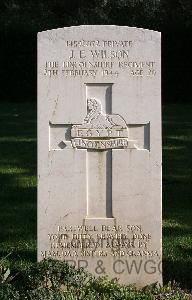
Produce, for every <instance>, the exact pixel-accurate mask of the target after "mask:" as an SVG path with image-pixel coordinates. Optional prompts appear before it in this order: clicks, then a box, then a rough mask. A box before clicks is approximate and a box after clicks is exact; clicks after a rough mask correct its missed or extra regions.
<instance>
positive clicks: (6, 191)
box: [0, 103, 192, 288]
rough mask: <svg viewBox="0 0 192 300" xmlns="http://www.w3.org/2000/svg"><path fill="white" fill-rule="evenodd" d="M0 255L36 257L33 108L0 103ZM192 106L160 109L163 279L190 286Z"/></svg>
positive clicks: (13, 259)
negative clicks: (161, 123)
mask: <svg viewBox="0 0 192 300" xmlns="http://www.w3.org/2000/svg"><path fill="white" fill-rule="evenodd" d="M0 120H1V127H0V199H1V209H0V220H1V226H0V236H1V238H0V241H1V243H0V256H2V257H3V256H5V255H6V254H7V253H10V252H12V254H11V255H10V256H9V257H8V258H7V262H8V264H9V263H10V264H12V263H14V264H15V265H16V266H19V267H20V268H22V269H23V268H25V267H26V266H28V265H29V264H32V263H33V262H35V261H36V234H37V233H36V222H37V219H36V199H37V196H36V161H37V157H36V107H35V105H34V104H29V103H26V104H11V103H9V104H8V103H2V104H0ZM191 149H192V105H181V104H180V105H173V104H169V105H167V106H165V107H164V108H163V258H164V262H163V271H164V282H165V283H167V282H168V281H169V280H176V281H177V282H179V283H181V285H182V286H183V287H187V288H192V213H191V212H192V154H191Z"/></svg>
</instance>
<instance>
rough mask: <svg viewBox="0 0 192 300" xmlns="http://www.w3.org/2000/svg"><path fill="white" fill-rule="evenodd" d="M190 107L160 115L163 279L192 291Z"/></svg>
mask: <svg viewBox="0 0 192 300" xmlns="http://www.w3.org/2000/svg"><path fill="white" fill-rule="evenodd" d="M191 116H192V105H167V106H165V108H164V113H163V121H164V122H163V275H164V282H165V283H167V282H168V281H169V280H172V281H173V280H176V281H177V282H179V283H180V284H181V285H182V286H183V287H187V288H192V234H191V233H192V215H191V211H192V201H191V200H192V155H191V149H192V117H191Z"/></svg>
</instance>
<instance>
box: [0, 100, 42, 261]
mask: <svg viewBox="0 0 192 300" xmlns="http://www.w3.org/2000/svg"><path fill="white" fill-rule="evenodd" d="M0 121H1V128H0V184H1V189H0V201H1V210H0V219H1V227H0V236H1V244H0V249H1V252H0V255H1V256H2V257H3V256H5V255H6V254H7V253H10V252H13V254H12V255H10V257H9V260H13V261H14V263H17V262H18V264H19V263H20V262H21V261H22V262H23V261H26V264H27V263H28V262H27V261H31V262H32V261H35V260H36V222H37V220H36V199H37V197H36V108H35V105H34V104H11V103H6V104H1V105H0Z"/></svg>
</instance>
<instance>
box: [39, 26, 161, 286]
mask: <svg viewBox="0 0 192 300" xmlns="http://www.w3.org/2000/svg"><path fill="white" fill-rule="evenodd" d="M160 77H161V72H160V33H158V32H154V31H150V30H144V29H138V28H130V27H119V26H78V27H70V28H60V29H56V30H49V31H45V32H41V33H39V34H38V161H39V163H38V175H39V184H38V259H39V260H40V259H42V258H44V257H48V256H51V257H54V258H57V259H61V260H70V261H71V263H73V264H75V265H76V266H84V267H86V268H87V269H88V270H89V271H90V272H92V273H94V274H96V275H106V274H107V275H109V277H110V278H114V277H117V278H119V280H120V282H123V283H136V284H137V286H144V285H146V284H150V283H153V282H156V281H158V282H160V283H161V280H162V276H161V258H162V254H161V99H160V98H161V97H160V96H161V92H160Z"/></svg>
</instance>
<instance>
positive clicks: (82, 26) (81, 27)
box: [37, 25, 161, 36]
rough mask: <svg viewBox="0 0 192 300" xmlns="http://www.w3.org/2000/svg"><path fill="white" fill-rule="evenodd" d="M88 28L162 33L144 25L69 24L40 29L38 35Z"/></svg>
mask: <svg viewBox="0 0 192 300" xmlns="http://www.w3.org/2000/svg"><path fill="white" fill-rule="evenodd" d="M88 28H93V29H96V28H106V29H107V28H114V29H130V30H139V31H145V32H149V33H154V34H158V35H161V32H160V31H156V30H151V29H147V28H142V27H134V26H119V25H78V26H69V27H59V28H53V29H48V30H44V31H39V32H38V33H37V35H38V36H41V35H43V34H46V33H49V32H50V33H51V32H52V33H54V32H59V31H63V30H64V31H65V30H74V29H88Z"/></svg>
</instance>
